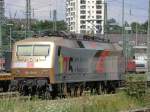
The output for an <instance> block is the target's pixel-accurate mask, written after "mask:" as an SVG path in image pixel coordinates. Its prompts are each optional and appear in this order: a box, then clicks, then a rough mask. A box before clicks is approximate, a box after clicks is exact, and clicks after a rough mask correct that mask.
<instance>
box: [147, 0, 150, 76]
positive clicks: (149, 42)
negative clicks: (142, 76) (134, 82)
mask: <svg viewBox="0 0 150 112" xmlns="http://www.w3.org/2000/svg"><path fill="white" fill-rule="evenodd" d="M147 59H148V61H147V63H148V64H147V65H148V73H149V72H150V0H149V11H148V35H147Z"/></svg>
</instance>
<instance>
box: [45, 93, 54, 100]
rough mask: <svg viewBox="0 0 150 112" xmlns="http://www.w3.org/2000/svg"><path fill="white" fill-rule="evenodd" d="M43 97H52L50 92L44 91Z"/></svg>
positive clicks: (47, 98)
mask: <svg viewBox="0 0 150 112" xmlns="http://www.w3.org/2000/svg"><path fill="white" fill-rule="evenodd" d="M44 99H46V100H51V99H52V95H51V92H49V91H46V92H45V94H44Z"/></svg>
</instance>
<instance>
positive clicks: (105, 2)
mask: <svg viewBox="0 0 150 112" xmlns="http://www.w3.org/2000/svg"><path fill="white" fill-rule="evenodd" d="M107 25H108V24H107V1H106V0H105V1H104V37H105V38H108V29H107V28H108V26H107Z"/></svg>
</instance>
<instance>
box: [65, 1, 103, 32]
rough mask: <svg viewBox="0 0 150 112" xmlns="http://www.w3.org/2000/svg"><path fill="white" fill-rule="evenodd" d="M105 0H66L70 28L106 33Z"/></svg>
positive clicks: (76, 30)
mask: <svg viewBox="0 0 150 112" xmlns="http://www.w3.org/2000/svg"><path fill="white" fill-rule="evenodd" d="M104 3H105V0H66V21H67V24H68V30H69V31H71V32H75V33H83V34H96V33H100V34H104V6H105V5H104Z"/></svg>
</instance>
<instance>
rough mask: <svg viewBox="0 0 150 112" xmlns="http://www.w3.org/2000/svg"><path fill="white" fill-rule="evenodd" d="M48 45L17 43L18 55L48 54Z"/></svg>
mask: <svg viewBox="0 0 150 112" xmlns="http://www.w3.org/2000/svg"><path fill="white" fill-rule="evenodd" d="M49 50H50V46H49V45H18V46H17V55H18V56H48V55H49Z"/></svg>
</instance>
